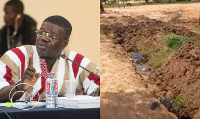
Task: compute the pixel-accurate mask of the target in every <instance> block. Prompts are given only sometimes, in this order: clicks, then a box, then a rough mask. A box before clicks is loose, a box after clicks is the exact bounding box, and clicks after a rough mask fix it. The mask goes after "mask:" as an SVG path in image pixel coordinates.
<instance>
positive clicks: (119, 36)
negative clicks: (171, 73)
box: [112, 16, 200, 68]
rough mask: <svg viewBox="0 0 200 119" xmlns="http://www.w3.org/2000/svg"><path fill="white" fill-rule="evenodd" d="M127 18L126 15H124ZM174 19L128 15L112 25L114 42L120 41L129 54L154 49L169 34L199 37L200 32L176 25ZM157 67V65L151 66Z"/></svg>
mask: <svg viewBox="0 0 200 119" xmlns="http://www.w3.org/2000/svg"><path fill="white" fill-rule="evenodd" d="M124 18H125V17H124ZM173 23H174V22H173V21H169V22H162V21H159V20H156V19H150V18H148V17H145V16H137V17H135V18H132V17H127V18H126V20H125V21H124V22H123V24H122V23H116V24H113V25H112V28H113V29H114V42H115V43H119V44H121V45H122V47H123V48H124V49H125V51H126V52H128V54H129V56H130V57H132V55H133V54H134V53H136V52H141V51H144V50H146V51H147V50H149V49H152V47H157V46H156V45H157V44H158V43H160V42H161V41H162V40H163V36H164V35H167V34H175V35H181V36H185V37H192V38H195V39H198V38H199V37H200V35H199V34H196V33H194V32H192V31H191V30H190V29H189V28H187V27H184V26H178V25H177V26H176V25H175V24H173ZM151 67H152V68H155V66H151Z"/></svg>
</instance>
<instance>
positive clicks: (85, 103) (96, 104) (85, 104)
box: [58, 95, 100, 108]
mask: <svg viewBox="0 0 200 119" xmlns="http://www.w3.org/2000/svg"><path fill="white" fill-rule="evenodd" d="M58 107H65V108H100V97H99V96H98V97H93V96H87V95H77V96H75V97H74V98H67V97H59V98H58Z"/></svg>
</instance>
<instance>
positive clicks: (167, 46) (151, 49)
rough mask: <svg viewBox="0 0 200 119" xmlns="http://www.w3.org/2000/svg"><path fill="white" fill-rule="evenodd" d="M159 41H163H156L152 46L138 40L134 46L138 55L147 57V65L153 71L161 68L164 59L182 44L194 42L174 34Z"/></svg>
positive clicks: (191, 39)
mask: <svg viewBox="0 0 200 119" xmlns="http://www.w3.org/2000/svg"><path fill="white" fill-rule="evenodd" d="M160 39H163V40H157V41H155V42H154V43H153V44H152V43H148V42H147V41H145V40H143V39H140V40H138V41H137V43H136V46H137V47H138V49H139V51H140V53H141V54H143V55H146V56H148V57H149V60H148V62H147V65H148V66H150V67H152V68H153V69H156V68H159V67H160V66H162V64H163V61H164V60H166V58H168V57H169V56H170V55H172V54H173V53H174V52H176V51H177V50H178V49H179V47H180V46H181V45H182V44H183V42H185V41H195V39H193V38H189V37H185V36H180V35H175V34H168V35H164V36H163V37H162V38H160ZM149 42H152V41H149ZM148 44H149V45H148Z"/></svg>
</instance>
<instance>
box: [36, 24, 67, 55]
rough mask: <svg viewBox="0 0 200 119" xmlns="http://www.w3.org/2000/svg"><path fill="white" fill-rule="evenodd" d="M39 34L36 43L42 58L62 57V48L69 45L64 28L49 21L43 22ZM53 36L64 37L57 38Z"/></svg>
mask: <svg viewBox="0 0 200 119" xmlns="http://www.w3.org/2000/svg"><path fill="white" fill-rule="evenodd" d="M38 34H39V35H37V38H36V43H35V45H36V48H37V52H38V54H39V56H40V58H44V59H55V58H58V57H60V54H61V52H62V50H63V49H64V48H65V47H66V45H67V42H66V41H67V40H65V39H64V30H63V28H62V27H59V26H57V25H54V24H52V23H49V22H43V23H42V25H41V27H40V29H39V30H38ZM52 36H54V37H61V38H63V39H56V38H53V37H52Z"/></svg>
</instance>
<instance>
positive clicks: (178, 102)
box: [172, 94, 187, 117]
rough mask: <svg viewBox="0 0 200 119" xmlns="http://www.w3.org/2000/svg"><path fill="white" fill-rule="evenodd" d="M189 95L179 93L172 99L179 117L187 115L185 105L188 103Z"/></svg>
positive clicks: (173, 106)
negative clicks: (184, 109)
mask: <svg viewBox="0 0 200 119" xmlns="http://www.w3.org/2000/svg"><path fill="white" fill-rule="evenodd" d="M186 102H187V97H186V96H185V95H182V94H179V95H177V96H176V97H175V98H174V99H173V100H172V108H173V110H174V111H175V112H176V113H178V114H179V115H178V116H179V117H182V116H184V115H185V113H184V111H183V107H184V106H185V105H186Z"/></svg>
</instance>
